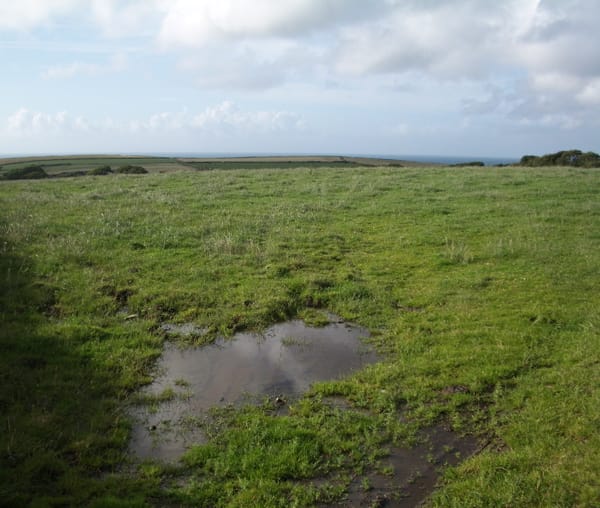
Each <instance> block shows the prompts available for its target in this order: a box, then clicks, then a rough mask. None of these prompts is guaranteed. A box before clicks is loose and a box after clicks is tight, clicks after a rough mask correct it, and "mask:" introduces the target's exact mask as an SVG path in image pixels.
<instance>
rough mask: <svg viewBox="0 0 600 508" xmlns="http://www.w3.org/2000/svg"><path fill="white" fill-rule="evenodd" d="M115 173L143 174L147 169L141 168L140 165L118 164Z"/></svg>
mask: <svg viewBox="0 0 600 508" xmlns="http://www.w3.org/2000/svg"><path fill="white" fill-rule="evenodd" d="M117 173H121V174H127V175H143V174H145V173H148V170H147V169H146V168H143V167H142V166H131V165H129V164H128V165H126V166H120V167H119V168H117Z"/></svg>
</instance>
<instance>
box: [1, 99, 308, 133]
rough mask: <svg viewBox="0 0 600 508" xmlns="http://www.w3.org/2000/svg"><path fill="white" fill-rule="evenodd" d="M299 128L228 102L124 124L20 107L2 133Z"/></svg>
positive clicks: (285, 115)
mask: <svg viewBox="0 0 600 508" xmlns="http://www.w3.org/2000/svg"><path fill="white" fill-rule="evenodd" d="M303 128H304V121H303V119H302V117H301V116H300V115H298V114H295V113H292V112H289V111H268V110H243V109H241V108H239V107H238V106H236V105H235V104H234V103H233V102H231V101H223V102H221V103H219V104H216V105H213V106H209V107H207V108H206V109H204V110H203V111H200V112H196V113H190V112H189V111H188V110H187V109H185V108H184V109H183V110H181V111H175V112H172V111H164V112H160V113H155V114H152V115H150V116H149V117H148V118H145V119H133V120H126V121H117V120H115V119H113V118H105V119H103V120H89V119H86V118H84V117H83V116H73V115H71V114H69V113H68V112H66V111H59V112H56V113H45V112H40V111H32V110H30V109H27V108H20V109H19V110H17V111H15V112H14V113H13V114H11V115H10V116H9V117H8V118H7V119H6V122H5V128H4V134H5V135H8V136H17V137H28V136H38V135H48V134H52V135H56V134H66V133H73V132H89V131H96V132H114V133H121V134H127V133H129V134H136V133H141V132H143V133H155V134H160V133H167V132H171V133H173V132H181V133H184V132H188V133H189V132H200V131H202V132H210V133H211V134H219V133H221V134H223V133H228V132H229V133H231V132H237V133H248V134H256V133H273V132H284V131H294V130H299V129H303Z"/></svg>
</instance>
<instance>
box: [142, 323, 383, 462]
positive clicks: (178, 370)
mask: <svg viewBox="0 0 600 508" xmlns="http://www.w3.org/2000/svg"><path fill="white" fill-rule="evenodd" d="M334 321H336V322H333V323H331V324H329V325H327V326H325V327H322V328H312V327H309V326H306V325H305V324H304V323H303V322H302V321H290V322H287V323H281V324H278V325H275V326H272V327H271V328H269V329H268V330H267V331H266V332H265V333H264V334H260V335H259V334H251V333H240V334H237V335H235V336H234V337H233V338H232V339H228V340H223V339H220V340H217V341H216V342H215V343H214V344H210V345H208V346H203V347H198V348H186V349H179V348H177V347H176V346H174V345H172V344H169V343H168V344H167V346H166V347H165V350H164V353H163V355H162V357H161V359H160V361H159V364H158V373H159V374H158V376H157V378H156V380H155V381H154V382H153V383H152V384H151V385H150V386H148V387H147V388H146V389H145V390H144V391H143V395H145V396H155V397H156V399H157V401H158V400H160V399H161V398H162V399H165V398H169V399H170V400H168V401H165V402H157V403H156V404H152V405H150V406H140V407H138V408H136V409H135V410H134V416H135V417H136V420H137V424H136V425H135V426H134V429H133V436H132V441H131V445H130V446H131V451H132V452H133V453H134V454H135V455H136V456H137V457H139V458H141V459H144V458H152V459H159V460H165V461H173V460H176V459H177V458H178V457H179V456H180V455H181V454H182V453H183V452H184V451H185V449H186V448H187V447H188V446H189V445H190V444H192V443H198V442H203V440H204V436H203V435H202V431H201V430H200V429H201V425H200V426H199V425H198V423H200V424H201V423H202V420H203V419H205V418H207V410H208V409H209V408H211V407H214V406H223V405H227V404H241V403H244V402H253V401H262V400H264V399H265V397H271V398H272V399H273V400H278V401H283V400H285V399H286V398H288V397H293V396H297V395H300V394H301V393H303V392H304V391H306V390H307V389H308V388H309V387H310V385H311V383H314V382H315V381H326V380H332V379H336V378H339V377H342V376H346V375H348V374H349V373H351V372H353V371H355V370H358V369H360V368H361V367H363V366H364V365H366V364H368V363H372V362H375V361H376V360H377V356H376V355H375V353H374V352H373V351H372V350H371V349H369V348H368V347H366V346H365V344H364V343H363V342H362V341H361V338H366V337H368V335H369V333H368V331H367V330H366V329H364V328H360V327H357V326H354V325H350V324H347V323H343V322H340V320H338V319H334ZM163 326H165V325H163ZM168 326H169V330H171V331H173V330H174V329H175V328H174V327H175V325H168ZM184 326H185V325H184ZM187 328H190V329H192V330H193V331H196V329H195V328H193V325H190V326H188V327H187ZM187 328H185V330H187ZM165 330H166V329H165ZM185 330H184V331H185ZM167 395H168V397H167ZM161 396H162V397H161Z"/></svg>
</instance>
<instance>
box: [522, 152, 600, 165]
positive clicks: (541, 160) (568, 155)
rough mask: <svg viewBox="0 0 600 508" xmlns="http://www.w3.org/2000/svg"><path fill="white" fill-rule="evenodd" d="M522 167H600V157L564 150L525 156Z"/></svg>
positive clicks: (595, 154)
mask: <svg viewBox="0 0 600 508" xmlns="http://www.w3.org/2000/svg"><path fill="white" fill-rule="evenodd" d="M519 164H520V165H521V166H528V167H538V166H575V167H583V168H598V167H600V155H598V154H597V153H594V152H585V153H584V152H582V151H581V150H562V151H560V152H555V153H549V154H546V155H542V156H541V157H538V156H536V155H524V156H523V157H521V162H520V163H519Z"/></svg>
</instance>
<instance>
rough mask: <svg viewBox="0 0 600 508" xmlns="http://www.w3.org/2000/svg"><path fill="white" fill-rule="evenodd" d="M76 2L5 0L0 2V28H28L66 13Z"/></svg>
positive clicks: (20, 29) (74, 0)
mask: <svg viewBox="0 0 600 508" xmlns="http://www.w3.org/2000/svg"><path fill="white" fill-rule="evenodd" d="M78 3H79V2H78V0H5V1H3V2H0V30H14V31H26V30H30V29H32V28H34V27H36V26H38V25H40V24H44V23H48V22H49V21H50V20H51V19H52V18H54V17H58V16H60V15H63V14H66V13H68V12H69V11H71V10H72V9H73V8H74V7H75V6H76V5H77V4H78Z"/></svg>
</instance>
